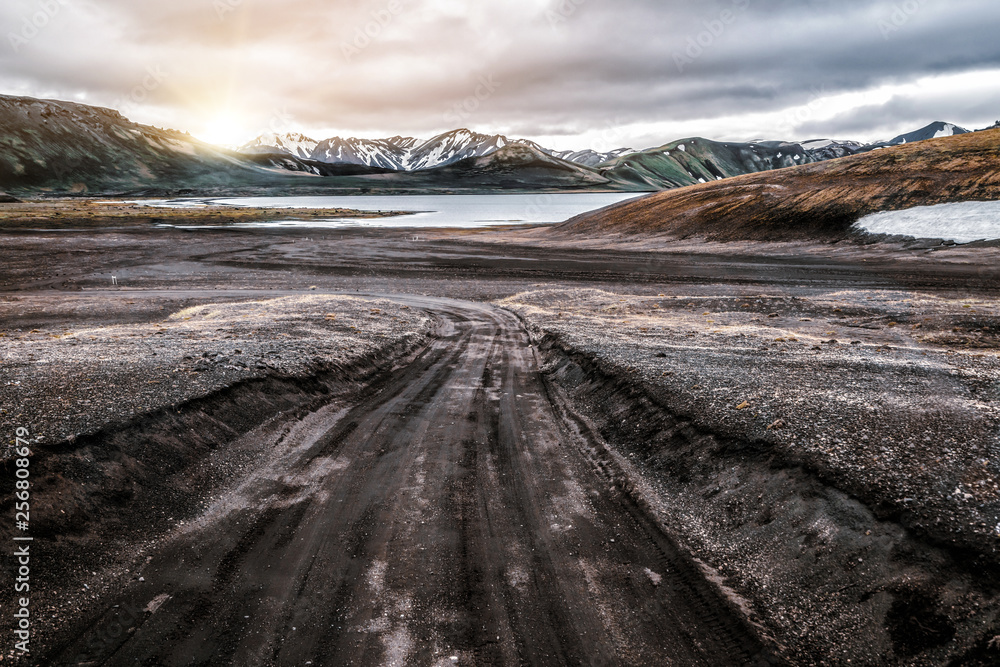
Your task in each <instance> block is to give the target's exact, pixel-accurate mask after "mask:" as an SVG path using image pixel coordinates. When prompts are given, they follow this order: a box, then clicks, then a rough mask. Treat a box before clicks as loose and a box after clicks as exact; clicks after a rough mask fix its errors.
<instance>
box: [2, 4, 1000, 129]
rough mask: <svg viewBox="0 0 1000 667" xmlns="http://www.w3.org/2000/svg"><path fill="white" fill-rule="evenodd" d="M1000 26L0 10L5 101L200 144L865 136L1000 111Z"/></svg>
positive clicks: (819, 15)
mask: <svg viewBox="0 0 1000 667" xmlns="http://www.w3.org/2000/svg"><path fill="white" fill-rule="evenodd" d="M39 12H42V14H44V16H43V17H42V18H41V19H37V17H39V16H40V15H39ZM36 19H37V20H36ZM38 24H44V25H38ZM998 24H1000V3H996V2H992V1H990V0H954V1H952V2H947V3H945V2H943V1H942V0H892V1H881V0H879V1H871V0H837V1H833V0H806V1H802V0H709V1H703V0H699V1H694V0H658V1H655V2H654V1H652V0H505V1H504V2H502V3H500V2H496V3H485V2H484V3H471V2H467V1H465V0H338V1H336V2H330V1H328V0H282V2H280V3H276V2H273V1H268V0H172V2H170V3H159V2H157V3H146V2H135V1H134V0H8V1H7V2H4V3H3V4H2V5H0V25H2V26H3V28H4V30H3V33H4V35H6V38H5V39H4V43H3V44H0V89H2V90H3V91H4V92H10V93H17V94H37V95H43V94H44V95H58V96H60V97H64V98H68V99H84V100H86V101H88V102H90V103H95V104H107V105H111V104H114V103H119V104H126V105H127V107H128V111H129V113H130V114H131V115H132V116H134V117H136V118H137V119H139V120H146V121H156V122H159V123H160V124H170V125H173V126H177V127H181V128H185V129H191V130H192V131H195V132H198V131H199V129H200V128H203V127H205V125H206V124H207V123H210V122H212V121H213V120H214V119H215V118H216V117H231V118H232V124H233V126H239V125H242V126H244V128H245V131H246V132H247V133H248V134H250V133H254V132H256V131H264V130H268V129H271V130H274V129H277V130H291V129H302V130H305V131H307V132H312V133H317V134H322V133H324V132H327V131H341V132H345V133H349V134H358V135H372V134H379V133H411V134H422V135H426V134H428V133H431V132H435V131H439V130H444V129H450V126H451V125H452V124H453V123H454V122H455V121H460V122H461V124H463V125H468V126H472V127H475V128H477V129H481V130H496V131H506V132H510V133H512V134H519V135H527V136H533V137H545V138H549V139H552V138H563V139H565V141H564V142H563V143H565V144H567V145H570V144H572V143H573V142H574V141H599V142H602V143H606V142H617V143H619V144H632V145H643V142H645V143H649V144H650V145H652V144H658V143H662V142H664V141H666V140H668V139H671V138H674V137H673V136H671V135H667V134H665V133H667V132H671V131H673V130H674V129H675V128H676V131H678V132H687V131H689V130H690V131H691V133H698V134H705V135H708V136H714V137H718V138H724V139H737V138H756V137H762V136H779V134H778V133H779V132H782V133H788V132H792V133H794V134H795V135H796V136H795V137H790V138H804V137H807V136H820V135H825V134H836V135H844V134H845V133H846V134H848V135H851V136H859V137H861V138H868V139H874V138H877V137H879V136H883V133H889V134H891V133H893V132H895V131H896V130H904V129H913V128H912V126H913V125H914V124H922V123H925V122H929V121H931V120H936V119H942V120H949V121H953V122H957V123H960V124H970V125H975V124H978V123H986V122H987V119H989V121H988V122H992V120H993V119H994V118H995V117H996V116H998V115H1000V109H996V108H993V105H995V103H996V102H997V100H998V96H1000V83H997V82H996V81H994V80H993V78H995V77H992V76H991V75H990V71H991V69H1000V40H997V39H995V27H996V25H998ZM32 26H35V27H34V28H32ZM34 33H37V35H36V34H34ZM150 71H155V72H163V73H167V76H164V77H160V78H159V79H158V80H157V81H156V82H155V85H154V86H148V85H146V84H147V83H148V82H149V80H150V74H149V73H150ZM969 72H983V76H982V77H981V78H980V79H974V78H972V79H969V78H968V77H967V76H966V75H967V73H969ZM963 76H965V78H963V79H962V80H963V81H966V82H967V84H968V86H969V88H968V90H966V91H965V92H964V93H963V92H962V91H958V92H956V91H955V90H952V89H951V88H950V87H949V84H948V81H950V80H951V79H955V78H956V77H963ZM915 82H923V83H922V85H923V86H924V88H925V89H921V90H913V89H912V87H913V86H914V85H915ZM938 86H940V87H941V88H942V89H941V90H940V91H936V90H935V87H938ZM897 89H898V90H897ZM866 92H867V93H871V96H872V98H873V99H874V101H872V99H867V98H865V97H864V96H860V97H859V99H858V100H857V101H856V102H855V103H854V105H853V106H848V107H846V108H844V109H838V108H833V106H832V105H830V104H824V103H819V104H817V99H819V100H825V99H828V98H829V99H839V100H840V102H838V103H842V102H843V98H844V96H845V95H850V94H852V93H853V94H859V95H860V94H861V93H866ZM803 106H806V112H804V113H803V112H802V110H801V109H802V107H803ZM614 128H624V129H623V130H615V129H614ZM698 128H703V129H700V131H699V130H698ZM780 136H783V135H780ZM599 147H602V148H607V147H610V146H608V145H603V146H599Z"/></svg>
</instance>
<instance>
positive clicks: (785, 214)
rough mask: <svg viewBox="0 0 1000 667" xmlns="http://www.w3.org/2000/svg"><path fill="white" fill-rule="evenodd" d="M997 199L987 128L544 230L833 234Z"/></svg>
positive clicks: (995, 141) (696, 189)
mask: <svg viewBox="0 0 1000 667" xmlns="http://www.w3.org/2000/svg"><path fill="white" fill-rule="evenodd" d="M998 199H1000V130H990V131H986V132H976V133H972V134H963V135H959V136H955V137H946V138H943V139H932V140H929V141H923V142H919V143H914V144H907V145H904V146H899V147H895V148H888V149H885V150H880V151H874V152H872V153H866V154H863V155H855V156H851V157H847V158H842V159H839V160H832V161H829V162H823V163H818V164H810V165H805V166H802V167H793V168H790V169H783V170H779V171H771V172H764V173H758V174H750V175H746V176H740V177H737V178H733V179H729V180H725V181H716V182H713V183H707V184H704V185H696V186H692V187H687V188H682V189H678V190H671V191H668V192H663V193H659V194H656V195H653V196H650V197H645V198H643V199H641V200H638V201H633V202H627V203H624V204H620V205H617V206H614V207H611V208H607V209H604V210H602V211H598V212H595V213H589V214H586V215H583V216H579V217H577V218H574V219H572V220H570V221H568V222H566V223H563V224H562V225H559V226H558V227H555V228H553V229H552V230H551V232H550V233H551V234H554V235H592V234H607V233H613V234H626V235H637V236H640V235H662V236H668V237H673V238H684V237H704V238H707V239H710V240H718V241H726V240H768V241H780V240H796V239H830V240H833V239H838V238H845V237H846V236H848V235H849V234H850V229H851V226H852V225H853V224H854V223H855V222H856V221H857V220H858V219H859V218H861V217H863V216H865V215H867V214H869V213H875V212H878V211H886V210H898V209H905V208H911V207H913V206H922V205H930V204H940V203H947V202H956V201H968V200H998Z"/></svg>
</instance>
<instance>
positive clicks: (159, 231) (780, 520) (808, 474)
mask: <svg viewBox="0 0 1000 667" xmlns="http://www.w3.org/2000/svg"><path fill="white" fill-rule="evenodd" d="M98 226H99V225H91V224H88V225H87V227H88V228H87V229H81V230H76V231H74V230H73V229H72V227H73V225H67V226H64V227H62V228H60V230H59V231H43V230H41V229H40V228H37V227H35V228H33V226H32V225H25V224H20V225H18V226H17V227H16V228H10V229H7V230H6V231H5V232H4V233H3V238H2V248H3V254H4V260H5V261H4V262H3V263H2V266H0V291H2V296H0V299H2V302H0V333H2V334H4V336H3V337H2V338H0V350H2V352H3V355H4V358H3V359H2V364H0V371H2V372H3V377H2V383H0V384H2V385H3V386H2V387H0V390H2V391H3V407H2V409H3V410H4V411H5V412H4V413H3V414H2V417H3V420H4V428H5V429H7V430H10V429H12V428H16V427H17V426H25V427H27V428H29V429H30V430H31V431H32V432H33V433H36V434H40V435H41V436H42V441H41V442H39V443H37V446H36V453H35V456H34V457H33V459H32V470H33V472H34V474H35V475H36V477H35V478H34V479H35V481H36V483H37V484H38V486H37V487H36V489H35V495H34V497H33V503H34V505H33V509H34V514H33V516H32V524H33V528H37V533H36V535H37V541H36V542H35V543H34V544H33V549H34V550H35V551H33V563H32V572H33V580H32V586H33V589H32V590H33V602H32V604H33V605H34V609H35V612H36V614H37V615H38V616H37V618H36V622H37V625H36V626H35V630H36V634H35V636H34V640H33V644H32V649H33V651H32V655H31V657H30V658H27V659H26V658H18V657H17V656H15V655H14V654H13V653H12V652H11V649H12V643H11V645H9V646H4V647H3V648H4V661H5V662H6V661H8V660H11V661H13V660H15V659H16V660H17V663H18V664H20V663H23V664H129V665H130V664H262V665H263V664H275V665H284V664H525V663H527V664H643V665H644V664H679V665H718V664H802V665H808V664H825V665H841V664H844V665H846V664H852V665H858V664H871V665H948V664H956V665H958V664H973V665H975V664H993V663H994V662H995V660H997V659H1000V652H998V651H997V644H998V642H997V641H995V640H994V638H995V637H997V636H998V635H1000V627H998V626H997V614H998V612H1000V597H998V588H997V585H998V584H1000V582H998V581H997V572H998V569H1000V563H998V556H997V551H996V546H997V544H1000V536H998V534H997V524H998V523H1000V516H998V513H1000V512H998V510H1000V506H998V502H997V497H996V496H997V486H996V483H997V479H1000V477H998V475H1000V471H998V470H997V468H996V466H997V464H998V463H1000V452H998V451H997V442H996V427H997V424H996V418H997V415H996V407H997V395H996V393H995V389H996V387H997V386H1000V383H998V380H1000V377H998V374H1000V364H998V362H997V345H998V344H1000V341H998V335H1000V334H998V332H1000V301H998V299H1000V294H998V292H1000V281H998V280H997V273H996V269H995V268H994V267H995V262H994V259H995V256H994V254H993V253H995V250H994V249H990V248H980V249H968V248H948V247H941V246H935V247H933V248H926V247H914V246H913V244H909V245H900V244H896V245H888V244H882V245H870V246H862V245H857V244H851V243H839V244H836V245H819V244H817V245H809V244H801V243H800V244H796V245H783V244H768V245H762V244H746V243H741V244H715V245H711V246H703V247H700V248H698V249H697V252H693V251H692V247H691V244H690V243H689V244H688V245H687V246H678V248H677V250H676V251H674V252H671V251H669V250H664V248H650V247H638V248H635V247H633V248H628V249H615V248H595V247H589V248H573V247H559V246H557V245H553V244H551V243H550V244H546V245H545V246H541V245H540V244H536V243H534V242H533V240H532V239H533V236H534V235H533V233H532V232H530V231H528V232H524V231H519V230H514V231H511V232H503V233H500V232H492V233H473V232H448V233H444V232H432V231H422V232H415V231H412V230H410V231H405V232H400V231H376V230H355V231H337V230H308V231H306V230H299V231H295V230H291V231H290V230H281V231H267V230H254V231H252V232H251V231H237V230H225V229H221V230H197V231H195V230H178V229H169V228H155V227H152V226H150V225H146V224H143V223H137V224H130V225H116V226H114V228H113V229H108V230H101V229H95V227H98ZM46 228H48V226H46ZM588 243H589V244H590V245H591V246H593V244H594V242H593V241H592V240H591V241H588ZM112 276H114V277H115V279H116V281H117V283H118V284H117V285H113V284H112V280H111V277H112ZM338 295H339V296H338ZM343 295H347V296H350V297H352V298H351V299H350V300H344V299H343V298H342V296H343ZM328 315H336V317H334V318H331V319H327V316H328ZM186 318H191V319H186ZM247 321H249V322H251V323H252V324H246V322H247ZM258 322H259V323H258ZM284 334H287V335H284ZM237 349H239V350H240V354H236V350H237ZM135 350H139V351H140V352H139V353H136V352H135ZM154 352H155V354H156V356H155V357H154V356H153V353H154ZM206 353H207V354H208V356H205V354H206ZM79 376H83V377H80V379H79V380H78V379H77V378H78V377H79ZM84 379H89V380H91V381H90V382H83V380H84ZM93 380H98V381H93ZM16 383H20V384H16ZM15 406H16V407H15ZM109 408H110V409H109ZM24 421H27V422H29V423H21V422H24ZM4 475H5V476H4V480H3V483H4V484H5V485H7V486H9V485H11V484H12V483H13V478H12V469H11V468H10V467H9V465H8V467H7V468H5V470H4ZM3 515H4V516H7V517H9V519H10V520H11V521H12V520H13V518H12V516H13V513H12V509H11V508H10V502H7V501H5V505H4V513H3ZM3 567H4V568H5V569H9V568H10V567H12V565H11V564H10V562H9V557H8V560H7V561H5V562H4V563H3ZM8 598H9V596H5V598H4V605H7V604H8V603H7V601H6V600H7V599H8ZM7 609H8V607H7V606H5V607H4V611H3V613H4V615H5V616H6V615H7V613H8V612H7ZM121 628H124V630H123V631H122V632H115V630H116V629H121Z"/></svg>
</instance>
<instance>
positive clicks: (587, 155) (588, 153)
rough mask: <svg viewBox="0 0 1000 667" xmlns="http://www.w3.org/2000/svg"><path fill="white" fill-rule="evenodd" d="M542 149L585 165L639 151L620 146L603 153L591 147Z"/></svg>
mask: <svg viewBox="0 0 1000 667" xmlns="http://www.w3.org/2000/svg"><path fill="white" fill-rule="evenodd" d="M542 151H544V152H545V153H548V154H549V155H551V156H552V157H557V158H559V159H560V160H566V161H567V162H575V163H576V164H582V165H583V166H585V167H596V166H597V165H599V164H604V163H605V162H611V161H612V160H615V159H617V158H620V157H621V156H623V155H630V154H632V153H638V152H639V151H637V150H635V149H634V148H619V149H617V150H613V151H610V152H608V153H601V152H598V151H594V150H589V149H588V150H584V151H549V150H546V149H544V148H543V149H542Z"/></svg>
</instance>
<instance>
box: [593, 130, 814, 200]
mask: <svg viewBox="0 0 1000 667" xmlns="http://www.w3.org/2000/svg"><path fill="white" fill-rule="evenodd" d="M682 146H683V149H682V148H681V147H682ZM811 161H812V160H811V158H810V157H809V155H808V154H807V153H806V152H805V151H804V150H803V149H802V147H801V146H798V145H796V144H782V145H780V146H776V147H775V146H765V145H760V144H732V143H720V142H717V141H710V140H708V139H703V138H701V137H695V138H691V139H681V140H679V141H674V142H672V143H669V144H667V145H665V146H661V147H660V148H655V149H652V150H648V151H643V152H641V153H633V154H631V155H626V156H622V157H620V158H617V159H615V160H612V161H611V162H608V163H606V164H604V165H601V167H600V168H601V173H602V174H603V175H604V176H606V177H607V178H610V179H611V180H613V181H615V182H617V183H621V184H627V185H634V186H645V187H642V189H646V190H663V189H672V188H681V187H685V186H688V185H695V184H697V183H709V182H712V181H715V180H717V179H720V178H722V179H724V178H731V177H733V176H742V175H743V174H752V173H756V172H760V171H771V170H773V169H782V168H785V167H792V166H795V165H798V164H806V163H808V162H811Z"/></svg>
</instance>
